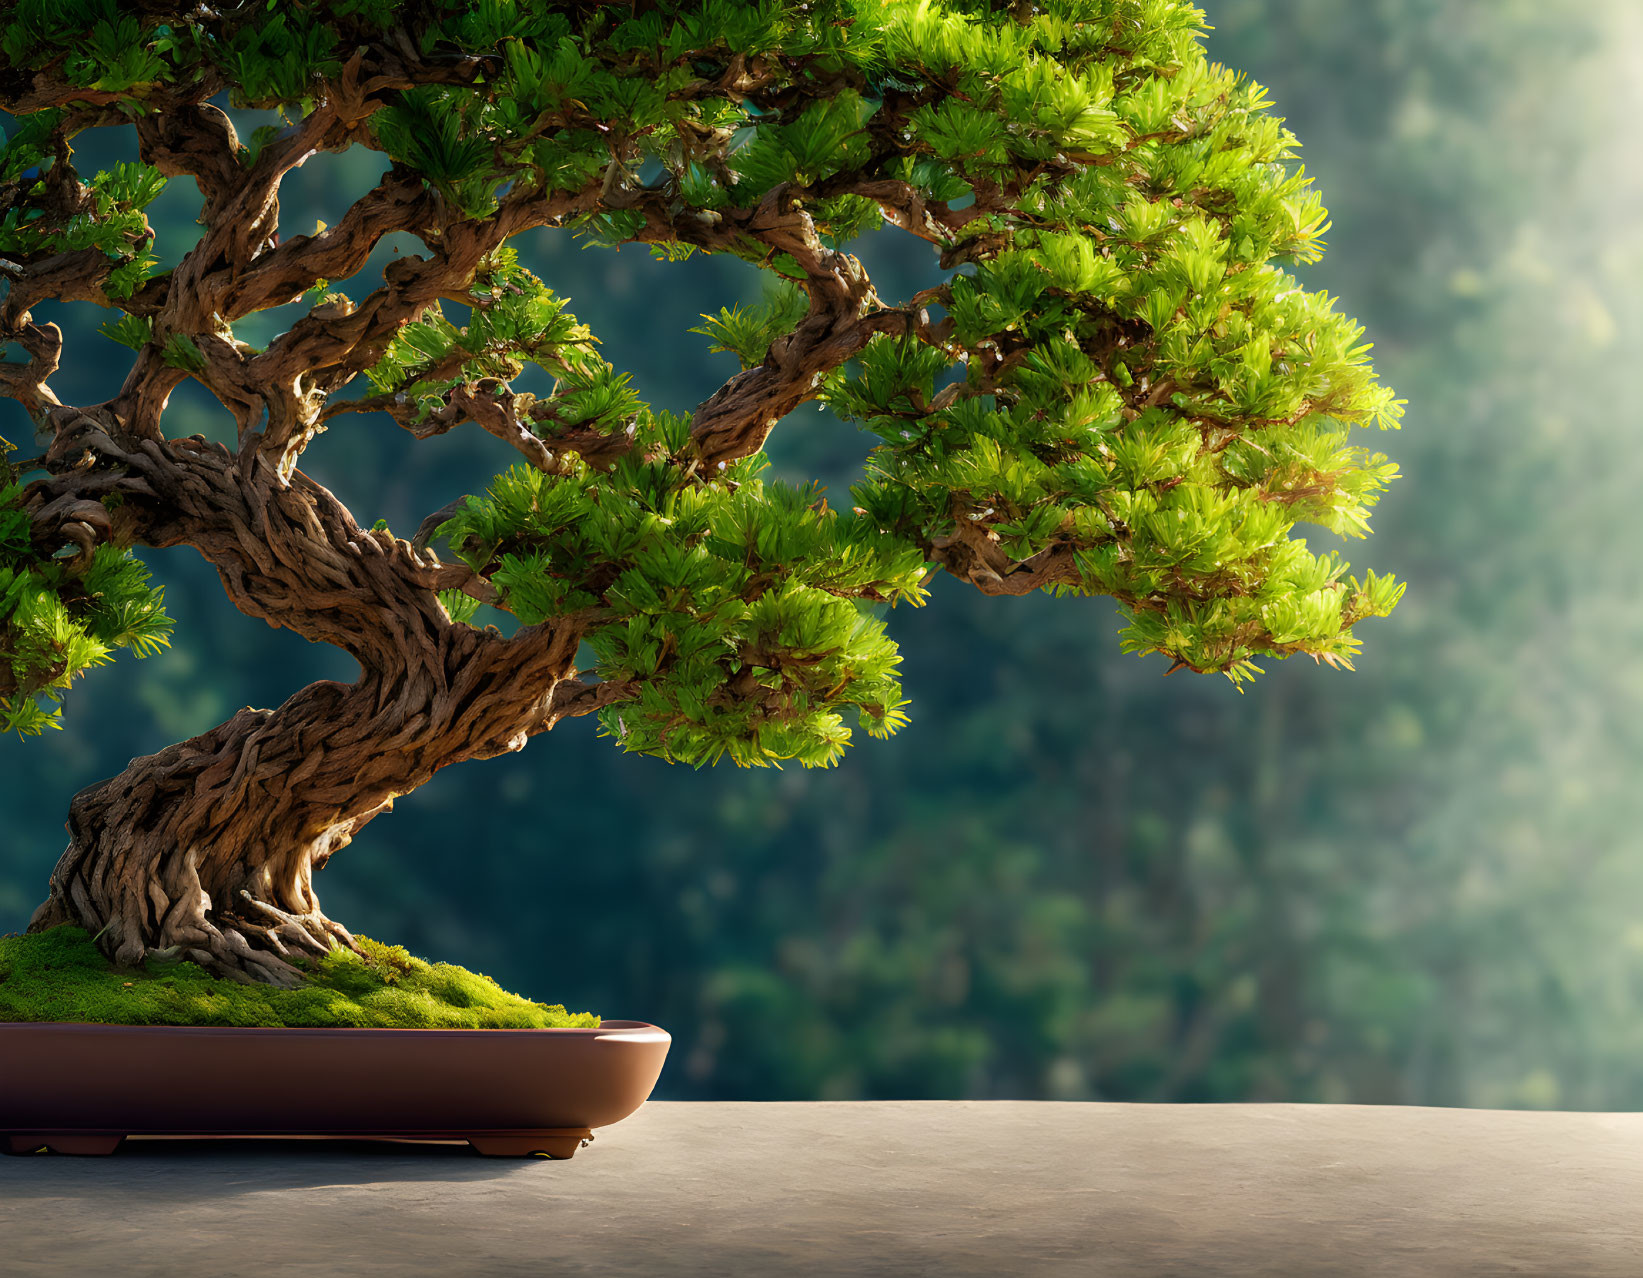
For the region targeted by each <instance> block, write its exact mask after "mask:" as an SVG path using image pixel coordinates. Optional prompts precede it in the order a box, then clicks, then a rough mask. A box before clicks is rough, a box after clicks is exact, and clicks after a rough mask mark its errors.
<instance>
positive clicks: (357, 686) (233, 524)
mask: <svg viewBox="0 0 1643 1278" xmlns="http://www.w3.org/2000/svg"><path fill="white" fill-rule="evenodd" d="M71 435H72V432H64V433H61V434H60V435H59V439H60V440H61V439H64V438H69V437H71ZM75 438H76V439H77V442H76V444H75V446H76V447H81V446H84V447H87V448H89V449H90V450H91V451H92V453H93V454H94V456H93V458H92V460H91V461H90V462H89V463H87V464H84V465H82V466H81V467H80V468H78V469H77V470H75V471H74V472H72V475H73V476H78V477H79V479H78V480H76V481H75V482H77V483H79V484H81V485H89V486H90V487H91V488H93V489H95V488H96V487H97V486H98V479H97V477H98V476H99V475H105V476H108V475H110V474H111V473H112V472H109V471H105V470H103V469H102V467H103V466H104V465H106V464H107V463H109V462H118V463H119V468H120V469H119V471H118V472H117V473H118V474H119V475H120V477H121V479H120V484H119V485H118V486H117V487H116V491H120V492H121V493H122V494H124V495H125V496H126V498H127V500H126V501H125V503H124V504H123V505H122V506H121V507H120V508H119V509H118V510H117V511H116V517H117V518H120V519H124V520H127V521H129V522H130V523H132V524H134V526H135V531H136V533H137V535H138V537H139V539H140V540H142V541H144V542H145V543H146V544H149V545H153V546H169V545H178V544H189V545H193V546H195V547H196V548H197V549H199V550H200V552H201V553H202V554H203V555H204V556H205V557H206V558H207V559H208V560H209V561H210V562H211V563H212V564H213V565H214V566H215V567H216V568H217V570H218V572H219V574H220V576H221V577H222V581H223V585H224V587H225V588H226V589H227V591H228V594H229V596H230V598H231V599H233V601H234V602H235V604H236V605H237V606H238V607H239V608H240V609H241V610H242V611H244V612H247V613H249V614H250V615H252V616H258V617H262V618H264V619H265V620H267V621H268V622H269V623H270V624H271V625H276V626H287V627H290V628H291V629H293V630H296V631H297V632H298V633H300V634H303V635H304V636H305V637H307V638H309V639H311V640H315V641H323V642H330V643H333V644H336V645H338V646H340V647H342V648H344V649H345V650H347V651H348V652H350V653H351V654H352V655H353V656H354V657H355V658H356V659H357V660H358V661H359V663H360V666H361V675H360V678H359V680H358V681H357V682H355V683H353V684H342V683H336V682H331V681H325V682H320V683H316V684H313V685H311V686H309V687H307V688H304V689H303V690H302V691H300V692H298V693H297V694H296V695H295V696H293V697H291V698H290V699H289V700H288V701H286V702H285V704H284V705H282V706H280V707H279V708H278V709H277V710H256V709H249V708H248V709H245V710H242V711H240V712H239V713H238V714H236V715H235V716H234V717H233V718H232V719H230V720H229V721H228V722H226V723H224V724H222V725H220V726H219V727H216V728H213V729H212V730H211V731H210V732H207V733H204V734H203V735H201V736H198V737H195V738H193V739H192V740H189V741H185V742H182V743H180V744H178V745H174V746H171V747H169V748H168V749H165V750H162V751H160V752H159V753H158V754H154V755H150V756H148V757H146V758H141V759H135V760H133V761H132V763H131V765H130V767H128V768H127V769H126V770H125V771H124V772H123V773H121V774H120V775H119V776H117V777H114V778H112V779H111V780H108V781H105V782H103V783H101V784H100V785H95V786H92V787H90V788H89V789H86V790H84V791H82V792H81V793H80V794H78V795H76V796H75V798H74V800H73V802H72V803H71V805H70V809H69V820H68V831H69V844H68V848H67V850H66V851H65V852H64V853H63V856H62V858H61V860H60V861H59V862H58V865H57V868H56V869H55V870H54V871H53V873H52V876H51V894H50V897H49V898H48V899H47V900H46V901H45V902H44V904H42V905H41V906H40V908H39V909H38V910H37V911H36V912H35V915H34V917H33V919H32V920H31V921H30V924H29V930H30V931H39V930H41V929H43V928H46V927H51V926H55V925H57V924H60V923H76V924H78V925H80V926H82V927H84V928H86V929H87V930H88V931H90V932H92V933H93V934H94V935H96V936H97V938H98V946H99V948H100V949H101V950H102V951H103V953H104V954H106V955H107V956H108V957H109V958H110V959H111V960H113V961H114V962H115V963H117V964H121V965H135V964H137V963H140V962H141V961H142V959H143V957H144V956H145V955H146V954H148V953H150V952H151V951H155V950H169V951H173V952H175V953H178V954H180V955H182V956H183V957H186V958H189V959H192V960H194V961H195V962H197V963H199V964H201V965H202V966H204V967H206V968H207V969H209V970H211V971H213V972H214V973H216V974H218V975H221V976H227V977H231V978H236V979H241V980H251V981H262V982H267V983H270V984H276V985H283V986H294V985H297V984H300V983H301V980H302V975H301V972H300V969H299V968H298V967H297V966H296V965H295V964H293V962H292V961H291V960H293V959H294V958H296V957H298V956H300V955H304V954H306V955H319V954H324V953H326V952H328V951H329V950H330V949H331V948H332V947H333V946H336V945H344V946H349V947H351V948H355V949H357V948H358V947H357V945H355V942H354V940H353V937H352V936H351V935H350V934H349V932H348V930H347V929H346V928H344V927H343V926H342V925H341V924H339V923H336V922H334V921H333V920H331V919H328V918H327V917H326V916H325V914H324V913H323V912H322V911H321V909H320V906H319V901H318V898H317V897H316V896H315V893H314V887H313V873H314V871H315V870H317V869H320V868H321V867H323V866H324V865H325V863H326V861H327V860H328V859H329V858H330V856H331V855H332V853H334V852H335V851H336V850H337V849H338V848H341V847H343V846H345V845H346V844H347V843H348V842H349V841H350V840H351V839H352V838H353V836H354V835H355V834H356V833H358V831H359V830H360V829H361V828H362V827H363V826H364V825H365V824H366V823H367V822H368V821H370V820H371V819H372V818H373V817H375V816H376V815H378V814H379V813H381V812H385V811H388V810H389V809H390V808H391V807H392V806H393V801H394V799H396V798H397V797H399V796H400V795H403V794H406V793H408V792H409V791H411V790H413V789H415V788H416V787H417V786H419V785H421V784H423V783H424V782H425V781H427V780H428V779H429V778H430V777H431V776H432V775H433V774H434V772H435V771H437V770H438V769H439V768H442V767H445V766H446V765H448V764H451V763H456V762H459V761H462V760H465V759H475V758H489V757H492V756H495V755H497V754H501V753H504V752H506V751H509V750H517V749H520V748H522V747H523V746H524V745H525V743H526V741H527V740H528V739H529V737H530V736H531V735H532V734H534V733H536V732H540V731H543V730H545V729H547V728H548V727H551V726H552V724H553V723H554V722H555V721H556V720H557V719H559V718H562V717H564V716H566V715H570V714H580V713H585V712H586V711H587V710H589V709H593V708H595V706H596V704H597V701H598V698H597V695H590V694H594V693H596V689H590V688H588V687H586V686H584V685H582V684H580V683H578V682H577V681H576V680H575V679H574V659H575V654H576V647H577V643H578V641H579V638H580V634H579V629H578V627H577V626H576V625H575V624H574V622H552V623H547V624H545V625H544V626H537V627H527V628H526V629H524V630H522V631H521V632H520V633H519V634H517V635H515V636H514V637H513V638H511V639H507V638H504V637H503V636H501V635H500V634H499V633H497V632H496V631H494V630H488V629H487V630H478V629H474V628H472V627H469V626H464V625H457V624H455V623H453V622H452V621H451V620H450V619H449V617H448V616H447V615H446V614H445V611H444V609H443V608H442V607H441V606H440V604H439V602H438V599H437V597H436V596H435V594H434V592H433V589H432V585H433V584H437V583H438V581H439V576H440V573H441V571H444V572H449V569H448V568H447V569H443V570H441V569H440V568H439V567H438V566H437V565H435V566H433V567H430V565H429V564H428V563H427V562H426V561H424V560H422V559H421V558H420V557H419V556H418V555H417V554H416V552H414V551H413V550H412V549H411V548H410V546H409V545H408V544H407V543H405V542H402V541H397V540H396V539H394V538H393V537H392V536H390V535H389V534H387V533H382V532H372V531H366V530H362V529H360V528H359V527H358V526H357V525H356V524H355V523H354V521H353V519H352V518H351V517H350V516H349V514H348V512H347V510H346V509H345V508H344V507H343V506H342V504H341V503H340V502H338V501H337V499H336V498H335V497H333V496H332V495H331V494H330V493H329V492H328V491H327V490H326V489H325V488H323V487H322V486H320V485H319V484H316V483H314V482H313V481H312V480H310V479H308V478H307V477H306V476H304V475H302V474H301V472H296V473H295V474H294V476H293V477H292V479H291V481H289V482H287V481H286V480H284V479H282V478H280V477H279V476H278V475H277V473H276V472H275V468H274V467H273V466H271V465H269V464H268V463H266V462H263V461H261V460H260V459H259V458H258V457H257V456H256V455H255V454H254V453H253V454H249V460H247V459H246V455H244V454H242V456H241V457H240V458H236V457H235V456H234V455H233V454H230V453H229V452H228V450H226V449H224V448H222V447H220V446H218V445H213V444H208V443H206V442H205V441H203V440H198V439H195V440H176V441H169V440H168V441H153V440H147V441H142V442H141V443H140V444H132V443H131V442H130V441H126V443H124V444H121V443H116V442H115V441H114V439H113V438H111V437H110V436H109V435H108V434H107V433H103V432H99V431H97V430H96V423H95V422H92V423H91V424H90V426H89V427H86V428H83V429H82V430H81V431H80V432H79V434H78V436H77V437H75ZM64 478H70V476H65V477H64ZM103 486H104V487H108V486H109V485H108V484H104V485H103ZM37 487H38V492H37V493H36V494H35V501H36V504H37V505H38V506H39V507H40V509H42V510H44V509H45V508H46V506H48V505H49V504H50V503H51V502H56V503H58V504H59V505H61V504H62V502H63V499H64V497H65V496H70V495H77V494H76V492H75V490H74V489H73V488H68V487H65V485H64V484H62V483H57V482H55V481H54V480H48V481H42V483H41V484H40V485H38V486H37Z"/></svg>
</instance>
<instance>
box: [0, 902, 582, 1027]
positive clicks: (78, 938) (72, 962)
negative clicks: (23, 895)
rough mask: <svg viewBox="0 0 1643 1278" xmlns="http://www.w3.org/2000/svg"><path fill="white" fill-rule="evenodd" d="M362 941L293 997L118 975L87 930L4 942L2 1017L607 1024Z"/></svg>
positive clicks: (194, 979)
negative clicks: (358, 952)
mask: <svg viewBox="0 0 1643 1278" xmlns="http://www.w3.org/2000/svg"><path fill="white" fill-rule="evenodd" d="M355 939H356V940H358V941H359V944H360V948H361V949H363V950H364V951H365V954H364V956H363V957H361V956H360V955H358V954H354V953H352V952H351V951H348V950H340V949H339V950H333V951H332V952H331V953H330V954H328V955H326V956H325V957H324V958H321V959H318V960H316V961H314V962H311V963H307V964H306V965H305V966H306V967H307V969H308V973H309V976H308V983H307V984H306V985H305V986H303V987H302V988H301V989H294V990H282V989H275V988H274V987H272V986H269V985H244V984H241V983H239V982H237V981H227V980H222V979H220V978H218V977H215V976H212V975H211V974H210V973H208V972H206V971H205V970H204V969H203V968H200V967H198V966H196V965H195V964H193V963H188V962H165V961H163V960H160V959H157V958H154V957H152V956H151V957H150V958H149V959H148V960H147V961H146V962H145V963H144V965H143V966H142V967H141V968H129V969H119V968H115V967H111V966H110V965H109V962H108V960H107V959H105V958H104V957H103V956H102V955H101V954H99V953H98V952H97V948H96V946H94V945H93V944H92V941H91V936H90V934H89V933H88V932H86V930H85V929H84V928H79V927H72V926H63V927H54V928H51V929H49V930H47V931H44V932H38V933H35V934H33V935H23V936H17V935H9V936H0V1021H89V1022H94V1023H97V1024H106V1025H250V1026H261V1025H289V1026H304V1025H307V1026H366V1027H377V1028H384V1029H557V1028H565V1027H572V1026H588V1027H593V1026H597V1025H598V1024H599V1018H598V1017H597V1016H595V1015H593V1014H592V1013H591V1012H567V1011H566V1010H565V1009H564V1007H562V1006H560V1005H558V1004H552V1005H549V1004H544V1003H533V1002H531V1001H530V1000H529V999H524V998H521V997H519V995H517V994H510V993H508V992H507V991H506V990H504V989H503V988H502V987H501V986H499V985H498V984H497V983H496V982H495V981H493V980H491V979H490V977H488V976H480V975H478V974H477V973H474V972H469V971H466V970H464V969H462V968H460V967H454V966H452V965H451V964H449V963H426V962H424V961H423V960H422V959H419V958H413V957H412V956H411V955H410V954H407V953H406V952H405V950H404V948H403V947H401V946H398V945H382V944H380V943H379V942H377V941H373V940H370V939H369V938H368V937H363V936H361V937H357V938H355Z"/></svg>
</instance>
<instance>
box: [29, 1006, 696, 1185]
mask: <svg viewBox="0 0 1643 1278" xmlns="http://www.w3.org/2000/svg"><path fill="white" fill-rule="evenodd" d="M671 1041H672V1039H671V1038H670V1037H669V1035H668V1033H667V1031H665V1030H661V1029H658V1028H657V1027H656V1026H654V1025H647V1024H645V1023H644V1022H642V1021H606V1022H604V1023H603V1024H602V1025H601V1026H600V1027H599V1028H598V1029H518V1030H515V1029H479V1030H469V1029H283V1028H276V1029H237V1028H222V1027H217V1026H175V1025H87V1024H77V1023H73V1024H71V1023H62V1022H45V1023H39V1022H15V1021H14V1022H6V1023H0V1142H3V1144H4V1148H5V1149H6V1151H7V1152H8V1153H13V1154H21V1153H32V1152H35V1151H37V1150H40V1149H42V1148H47V1149H52V1150H55V1151H57V1152H59V1153H65V1154H107V1153H112V1152H113V1151H114V1150H115V1149H116V1148H117V1147H118V1146H119V1144H120V1141H121V1140H122V1139H123V1138H124V1137H126V1136H129V1135H171V1136H228V1135H235V1136H299V1135H300V1136H355V1137H396V1138H400V1139H413V1140H417V1139H420V1140H453V1139H455V1140H466V1141H468V1142H469V1143H470V1144H471V1145H472V1146H473V1147H474V1148H475V1149H476V1150H478V1151H479V1152H480V1153H481V1154H496V1155H512V1156H523V1155H527V1154H533V1153H543V1154H547V1155H548V1156H550V1157H552V1158H569V1157H571V1155H573V1154H574V1153H575V1152H576V1149H577V1147H578V1146H579V1145H580V1144H582V1143H583V1142H584V1141H586V1140H590V1139H592V1135H593V1131H592V1129H593V1128H595V1127H603V1126H605V1125H607V1124H609V1123H614V1122H616V1121H617V1120H618V1119H622V1118H626V1117H627V1116H628V1115H629V1114H631V1113H633V1111H634V1110H636V1109H638V1108H639V1106H640V1105H641V1104H643V1103H644V1101H645V1098H646V1097H647V1096H649V1095H650V1091H651V1088H652V1087H654V1086H655V1085H656V1079H657V1076H658V1075H660V1074H661V1072H662V1061H663V1059H664V1058H665V1057H666V1056H667V1049H668V1044H669V1043H670V1042H671Z"/></svg>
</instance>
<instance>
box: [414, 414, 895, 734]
mask: <svg viewBox="0 0 1643 1278" xmlns="http://www.w3.org/2000/svg"><path fill="white" fill-rule="evenodd" d="M677 426H678V423H677V422H674V421H670V420H668V419H665V418H656V417H652V416H650V415H649V414H644V415H642V416H641V418H640V421H639V423H638V425H637V427H636V431H637V433H638V438H639V442H640V443H641V445H647V444H648V445H649V446H650V448H652V449H655V450H657V451H660V450H661V449H663V448H665V447H666V446H667V439H668V436H669V434H670V432H673V431H676V429H677ZM762 465H763V462H762V459H749V460H748V461H745V462H742V463H740V464H738V465H737V466H735V467H733V468H731V469H730V470H728V471H726V472H725V473H724V474H723V475H722V476H720V477H718V479H717V480H716V481H715V482H713V483H703V482H700V481H699V480H696V479H694V478H692V477H688V476H687V475H685V474H683V473H682V472H681V470H680V468H678V467H676V466H671V465H669V464H668V463H667V462H666V461H665V460H664V459H661V458H657V459H656V460H645V461H641V460H637V459H635V458H631V457H630V458H627V459H624V460H623V461H621V462H620V463H618V464H617V465H616V466H615V467H614V468H613V469H612V470H611V471H609V472H599V471H594V470H592V469H591V468H589V467H587V466H586V465H585V464H583V463H580V462H576V463H574V464H572V465H571V466H570V467H569V468H568V471H567V473H565V474H563V475H558V476H549V475H545V474H543V473H542V472H541V471H537V470H531V469H529V468H526V467H515V468H514V469H512V470H510V471H509V472H508V473H507V474H505V475H503V476H502V477H500V478H499V479H498V480H497V482H496V483H495V484H494V485H492V487H491V489H490V491H489V492H488V493H487V494H486V496H485V497H484V498H483V499H477V500H476V499H470V500H469V503H468V507H467V509H466V510H464V511H463V512H462V513H461V514H459V515H457V516H456V518H455V519H453V520H452V521H451V522H450V523H448V524H446V525H445V526H444V527H443V528H442V529H441V533H442V535H444V536H446V537H448V538H449V540H450V542H451V544H452V545H453V546H455V547H457V549H458V551H459V553H460V554H461V555H462V558H463V559H464V560H465V561H466V562H467V563H468V564H469V565H470V566H472V567H474V568H476V569H479V570H481V571H484V572H486V573H487V574H488V575H489V576H490V579H491V581H492V582H493V584H495V585H496V586H497V587H498V588H499V589H500V590H501V592H502V599H501V606H502V607H504V608H507V609H508V610H509V611H511V612H513V613H514V614H515V615H516V616H518V617H519V618H520V620H522V621H524V622H526V623H528V624H537V623H539V622H542V621H544V620H547V619H549V618H551V617H555V616H565V615H568V614H571V613H580V614H582V615H584V616H585V617H588V618H590V619H592V620H594V621H595V622H596V625H595V628H594V629H592V630H591V632H590V635H589V642H590V643H591V645H592V647H593V650H594V652H595V653H596V655H597V658H598V662H597V669H598V673H599V675H600V677H601V678H602V679H606V680H609V681H612V682H616V683H623V684H626V683H632V684H634V685H636V690H635V695H634V697H633V699H632V700H624V701H622V702H620V703H618V704H617V705H615V706H614V707H612V708H611V709H609V710H608V711H606V712H605V713H604V714H603V715H602V716H601V725H602V727H603V729H604V731H605V733H606V734H607V735H610V736H612V737H614V738H615V739H616V741H617V742H618V744H620V745H621V746H622V748H623V749H625V750H628V751H631V752H635V753H643V754H656V755H660V756H662V757H663V758H667V759H670V760H674V761H678V762H686V763H695V764H700V763H708V762H714V761H716V760H718V759H721V758H729V759H730V760H732V761H733V762H735V763H737V764H740V765H743V766H763V765H765V764H768V763H775V762H778V761H780V760H784V759H798V760H799V761H800V762H801V763H803V764H806V765H807V766H818V765H825V764H830V763H833V762H836V761H837V759H838V757H839V754H840V752H841V751H842V749H843V747H844V745H845V743H846V742H848V741H849V739H850V735H851V733H850V728H849V727H848V726H847V724H846V722H845V719H844V717H843V716H844V715H845V714H850V715H853V716H854V717H855V719H856V721H857V723H858V724H859V726H861V727H863V728H865V729H866V730H867V731H868V733H869V734H870V735H874V736H882V735H888V734H889V733H891V732H894V731H895V730H896V728H898V727H899V726H901V724H902V723H903V722H904V721H905V715H904V713H903V706H904V704H905V703H904V702H903V700H902V698H901V688H900V684H899V683H898V682H897V681H896V678H895V670H896V666H897V664H898V662H899V660H900V658H899V657H898V656H897V654H896V652H895V648H894V646H893V645H892V644H891V643H890V641H889V640H888V639H887V638H886V636H885V634H884V627H883V624H882V622H881V621H880V620H879V619H878V618H876V617H875V616H873V615H872V614H871V612H870V611H869V609H870V608H871V607H872V606H873V605H876V604H891V605H893V604H895V603H898V602H902V601H906V602H909V603H913V604H917V603H920V602H922V601H923V599H924V590H923V586H922V579H923V575H924V564H923V560H922V557H921V556H920V555H919V554H918V552H917V551H916V549H914V548H912V547H908V546H906V545H904V544H901V543H899V542H897V541H895V540H893V539H891V538H888V537H885V536H884V535H883V534H881V533H879V532H878V531H877V530H875V529H874V528H872V527H871V526H870V524H869V523H868V522H867V521H864V520H862V519H860V518H858V517H855V516H851V515H844V516H841V515H839V514H838V513H836V512H834V511H832V510H830V509H828V507H827V504H826V502H825V500H823V499H822V498H821V495H820V494H819V493H818V492H817V491H815V490H814V489H808V488H791V487H788V486H786V485H781V484H772V485H768V486H767V485H765V484H764V483H763V482H762V481H761V480H760V479H758V478H757V476H758V472H759V470H760V469H761V468H762Z"/></svg>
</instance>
